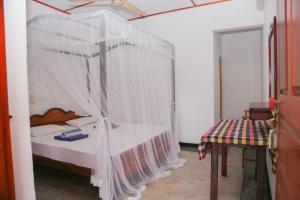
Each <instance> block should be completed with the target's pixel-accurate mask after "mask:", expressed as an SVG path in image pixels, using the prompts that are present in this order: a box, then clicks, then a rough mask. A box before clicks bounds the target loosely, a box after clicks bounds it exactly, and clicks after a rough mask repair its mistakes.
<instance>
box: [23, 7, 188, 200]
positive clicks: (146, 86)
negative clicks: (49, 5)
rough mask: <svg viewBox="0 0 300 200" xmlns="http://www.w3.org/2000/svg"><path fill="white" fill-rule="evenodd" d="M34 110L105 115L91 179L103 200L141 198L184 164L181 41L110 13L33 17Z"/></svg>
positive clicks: (31, 79)
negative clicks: (178, 84)
mask: <svg viewBox="0 0 300 200" xmlns="http://www.w3.org/2000/svg"><path fill="white" fill-rule="evenodd" d="M28 47H29V53H28V62H29V88H30V91H29V92H30V95H31V96H34V97H35V98H36V99H38V100H39V101H38V102H39V103H38V104H34V105H32V106H31V108H30V111H31V113H32V114H39V113H42V112H44V111H45V110H47V109H49V108H51V107H61V108H63V109H65V110H72V111H75V112H76V114H78V115H81V116H88V115H92V116H94V117H97V118H98V119H99V121H98V124H97V145H96V146H95V152H94V154H93V157H94V159H93V168H92V176H91V183H92V184H93V185H95V186H98V187H99V188H100V190H99V191H100V192H99V195H100V197H102V199H104V200H123V199H139V198H140V197H141V193H142V191H144V190H145V185H146V184H147V183H150V182H152V181H155V180H157V179H159V178H160V177H164V176H166V175H168V174H169V173H170V170H171V169H173V168H176V167H179V166H181V165H182V164H183V163H184V160H181V159H180V158H179V157H178V153H179V151H180V149H179V144H178V136H177V132H176V123H175V100H174V99H175V94H174V47H173V45H172V44H170V43H169V42H166V41H164V40H162V39H160V38H158V37H156V36H154V35H152V34H149V33H147V32H144V31H142V30H140V29H137V28H135V27H133V26H131V25H130V24H129V23H128V22H127V21H126V20H124V19H122V18H120V17H119V16H117V15H114V14H112V13H109V12H107V11H100V12H96V13H92V14H90V13H89V14H80V15H70V16H66V15H41V16H38V17H35V18H33V19H32V20H30V21H29V22H28Z"/></svg>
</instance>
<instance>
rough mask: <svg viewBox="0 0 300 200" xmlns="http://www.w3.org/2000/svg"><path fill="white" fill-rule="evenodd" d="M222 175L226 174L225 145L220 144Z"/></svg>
mask: <svg viewBox="0 0 300 200" xmlns="http://www.w3.org/2000/svg"><path fill="white" fill-rule="evenodd" d="M222 176H227V145H226V144H222Z"/></svg>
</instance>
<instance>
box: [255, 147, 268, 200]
mask: <svg viewBox="0 0 300 200" xmlns="http://www.w3.org/2000/svg"><path fill="white" fill-rule="evenodd" d="M256 156H257V193H256V195H257V196H256V199H257V200H263V199H264V191H265V176H266V147H265V146H261V147H258V149H257V154H256Z"/></svg>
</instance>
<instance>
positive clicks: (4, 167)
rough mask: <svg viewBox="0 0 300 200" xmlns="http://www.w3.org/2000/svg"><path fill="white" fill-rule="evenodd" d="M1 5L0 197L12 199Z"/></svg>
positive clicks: (11, 166) (1, 12) (12, 183)
mask: <svg viewBox="0 0 300 200" xmlns="http://www.w3.org/2000/svg"><path fill="white" fill-rule="evenodd" d="M3 6H4V5H3V0H0V170H1V172H0V174H1V177H0V187H1V188H0V199H1V200H2V199H3V200H14V199H15V188H14V178H13V164H12V151H11V139H10V125H9V112H8V94H7V78H6V55H5V29H4V7H3Z"/></svg>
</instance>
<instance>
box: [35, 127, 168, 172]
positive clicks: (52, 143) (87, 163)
mask: <svg viewBox="0 0 300 200" xmlns="http://www.w3.org/2000/svg"><path fill="white" fill-rule="evenodd" d="M70 128H71V127H70ZM73 128H74V127H73ZM81 129H82V131H83V132H84V133H87V134H89V137H88V138H85V139H82V140H77V141H73V142H67V141H59V140H55V139H54V136H55V135H58V134H60V133H52V134H48V135H44V136H38V137H31V143H32V152H33V154H34V155H38V156H43V157H46V158H50V159H53V160H57V161H61V162H66V163H70V164H74V165H77V166H81V167H86V168H93V160H94V154H95V151H96V145H97V141H98V136H99V129H97V128H95V125H94V124H92V125H87V126H84V127H81ZM167 130H168V129H167V128H166V127H162V126H145V125H139V124H120V127H118V128H116V129H113V130H112V132H111V134H110V137H109V143H110V154H111V156H114V155H118V154H120V153H122V152H125V151H127V150H129V149H131V148H133V147H135V146H137V145H139V144H142V143H144V142H145V141H148V140H150V139H152V138H154V137H156V136H158V135H161V134H163V133H165V132H166V131H167Z"/></svg>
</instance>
